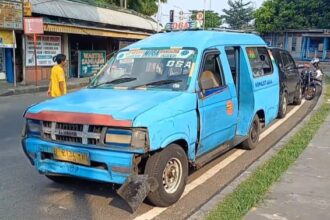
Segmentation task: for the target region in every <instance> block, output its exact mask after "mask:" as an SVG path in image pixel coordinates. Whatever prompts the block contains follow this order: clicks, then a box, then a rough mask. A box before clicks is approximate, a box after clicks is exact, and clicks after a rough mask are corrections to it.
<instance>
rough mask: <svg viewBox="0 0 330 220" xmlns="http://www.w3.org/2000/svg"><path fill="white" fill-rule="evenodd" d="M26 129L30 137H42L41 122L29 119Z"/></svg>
mask: <svg viewBox="0 0 330 220" xmlns="http://www.w3.org/2000/svg"><path fill="white" fill-rule="evenodd" d="M26 129H27V134H28V135H34V136H40V135H41V122H40V121H38V120H32V119H27V120H26Z"/></svg>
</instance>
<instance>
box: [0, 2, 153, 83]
mask: <svg viewBox="0 0 330 220" xmlns="http://www.w3.org/2000/svg"><path fill="white" fill-rule="evenodd" d="M29 2H30V3H31V4H30V5H31V6H32V7H31V10H32V17H38V18H42V19H43V30H44V34H42V35H37V44H36V54H37V55H36V56H35V44H34V41H33V35H24V33H23V32H22V31H21V32H16V42H17V50H16V54H17V60H20V61H19V62H18V63H17V64H16V66H17V69H18V71H17V80H18V81H22V82H23V83H25V84H35V83H38V82H40V81H47V80H49V77H50V71H51V68H52V66H53V65H55V63H54V62H53V61H52V58H53V56H55V55H56V54H59V53H63V54H65V55H67V58H68V65H67V69H66V73H67V76H68V77H88V76H91V75H93V74H94V73H96V72H97V71H98V70H99V68H100V67H101V66H102V65H103V64H104V63H105V62H106V61H107V60H108V59H109V58H110V57H111V55H112V54H113V52H114V51H116V50H118V49H120V48H123V47H125V46H126V45H129V44H131V43H133V42H135V41H138V40H141V39H143V38H145V37H147V36H150V35H151V34H153V33H156V32H157V28H158V25H157V23H156V22H155V21H154V20H152V19H151V18H149V17H145V16H142V15H139V14H137V13H135V12H132V11H128V10H123V9H120V8H100V7H97V6H92V5H88V4H84V3H80V2H75V1H68V0H56V1H45V0H29ZM0 58H1V57H0ZM35 62H37V66H36V65H35V64H36V63H35ZM18 65H20V68H19V67H18Z"/></svg>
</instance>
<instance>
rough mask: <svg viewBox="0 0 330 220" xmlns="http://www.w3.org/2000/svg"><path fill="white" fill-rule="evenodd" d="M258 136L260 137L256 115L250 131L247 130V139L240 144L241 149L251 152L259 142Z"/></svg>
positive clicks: (258, 121)
mask: <svg viewBox="0 0 330 220" xmlns="http://www.w3.org/2000/svg"><path fill="white" fill-rule="evenodd" d="M259 135H260V120H259V117H258V115H256V116H254V118H253V121H252V124H251V127H250V130H249V137H248V138H247V139H246V140H245V141H243V142H242V144H241V148H243V149H245V150H253V149H254V148H256V146H257V144H258V142H259Z"/></svg>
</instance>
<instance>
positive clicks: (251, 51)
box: [246, 47, 273, 77]
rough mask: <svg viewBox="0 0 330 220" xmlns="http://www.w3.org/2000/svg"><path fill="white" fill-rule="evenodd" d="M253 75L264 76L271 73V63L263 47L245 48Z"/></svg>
mask: <svg viewBox="0 0 330 220" xmlns="http://www.w3.org/2000/svg"><path fill="white" fill-rule="evenodd" d="M246 52H247V55H248V57H249V61H250V65H251V69H252V71H253V76H254V77H260V76H265V75H269V74H272V73H273V65H272V62H271V59H270V57H269V53H268V51H267V49H266V48H265V47H248V48H246Z"/></svg>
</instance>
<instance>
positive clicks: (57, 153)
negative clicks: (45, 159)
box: [54, 148, 91, 166]
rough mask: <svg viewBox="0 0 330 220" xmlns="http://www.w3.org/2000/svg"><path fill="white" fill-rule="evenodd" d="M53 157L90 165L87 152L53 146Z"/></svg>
mask: <svg viewBox="0 0 330 220" xmlns="http://www.w3.org/2000/svg"><path fill="white" fill-rule="evenodd" d="M54 159H55V160H62V161H68V162H73V163H78V164H83V165H87V166H90V165H91V161H90V159H89V154H88V153H82V152H73V151H68V150H62V149H60V148H54Z"/></svg>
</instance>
